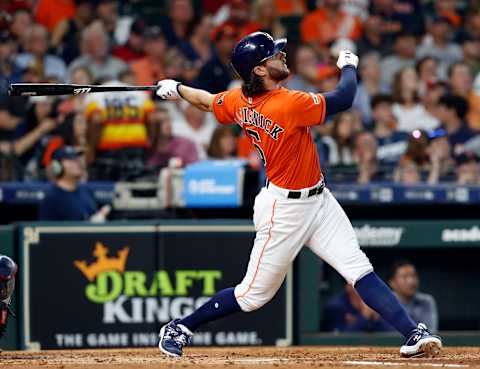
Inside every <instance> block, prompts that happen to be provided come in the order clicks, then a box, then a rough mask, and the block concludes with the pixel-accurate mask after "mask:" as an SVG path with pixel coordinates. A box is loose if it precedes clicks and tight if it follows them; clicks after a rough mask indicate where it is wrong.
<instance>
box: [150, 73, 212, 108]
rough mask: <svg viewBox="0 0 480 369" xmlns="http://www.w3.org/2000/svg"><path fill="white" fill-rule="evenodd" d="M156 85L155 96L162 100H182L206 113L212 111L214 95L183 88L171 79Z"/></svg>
mask: <svg viewBox="0 0 480 369" xmlns="http://www.w3.org/2000/svg"><path fill="white" fill-rule="evenodd" d="M157 85H158V90H157V95H158V96H160V97H161V98H162V99H164V100H177V99H179V98H183V99H184V100H187V101H188V102H189V103H190V104H192V105H194V106H196V107H197V108H198V109H200V110H203V111H207V112H211V111H213V101H214V99H215V95H213V94H211V93H210V92H208V91H205V90H201V89H198V88H193V87H189V86H185V85H183V84H181V83H180V82H178V81H175V80H173V79H164V80H162V81H159V82H158V83H157Z"/></svg>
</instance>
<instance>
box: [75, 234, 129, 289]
mask: <svg viewBox="0 0 480 369" xmlns="http://www.w3.org/2000/svg"><path fill="white" fill-rule="evenodd" d="M128 251H129V248H128V247H124V248H123V249H121V250H120V251H118V252H117V257H113V258H111V257H108V256H107V255H108V249H107V248H106V247H105V246H104V245H103V243H101V242H97V244H96V245H95V251H94V252H93V255H94V256H95V257H96V258H97V261H95V262H93V263H91V264H90V265H87V262H86V261H85V260H75V261H74V263H73V264H74V265H75V266H76V267H77V268H78V269H79V270H80V271H81V272H82V273H83V275H84V276H85V277H87V279H88V280H89V281H90V282H93V280H94V279H95V277H96V276H97V275H98V274H100V273H102V272H105V271H109V270H116V271H118V272H120V273H123V271H124V270H125V263H126V262H127V257H128Z"/></svg>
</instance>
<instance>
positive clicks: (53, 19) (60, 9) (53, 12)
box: [35, 0, 76, 32]
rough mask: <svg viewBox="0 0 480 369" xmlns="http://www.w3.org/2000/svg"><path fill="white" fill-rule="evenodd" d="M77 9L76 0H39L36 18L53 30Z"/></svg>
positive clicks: (49, 30)
mask: <svg viewBox="0 0 480 369" xmlns="http://www.w3.org/2000/svg"><path fill="white" fill-rule="evenodd" d="M75 11H76V9H75V1H74V0H63V1H56V0H38V2H37V5H36V7H35V20H36V21H37V22H38V23H40V24H41V25H43V26H44V27H46V28H47V29H48V32H52V31H53V30H54V29H55V27H56V26H57V25H58V24H59V23H60V22H61V21H63V20H64V19H70V18H72V17H73V16H74V14H75Z"/></svg>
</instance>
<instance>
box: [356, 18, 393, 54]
mask: <svg viewBox="0 0 480 369" xmlns="http://www.w3.org/2000/svg"><path fill="white" fill-rule="evenodd" d="M381 25H382V20H381V18H380V17H379V16H376V15H374V16H370V17H368V18H367V19H366V20H365V22H364V23H363V33H362V37H361V38H360V39H359V40H358V41H357V51H358V55H359V56H360V60H363V57H364V55H365V54H367V53H371V52H372V51H373V50H375V52H377V53H380V55H381V56H382V57H383V56H385V55H387V54H388V53H390V49H391V48H390V47H389V46H388V45H386V44H385V41H384V37H383V34H382V32H381V31H379V30H380V29H381Z"/></svg>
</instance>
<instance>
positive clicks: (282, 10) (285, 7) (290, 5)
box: [275, 0, 307, 17]
mask: <svg viewBox="0 0 480 369" xmlns="http://www.w3.org/2000/svg"><path fill="white" fill-rule="evenodd" d="M275 8H276V9H277V12H278V16H279V17H288V16H298V15H303V14H305V12H306V11H307V1H306V0H275Z"/></svg>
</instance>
